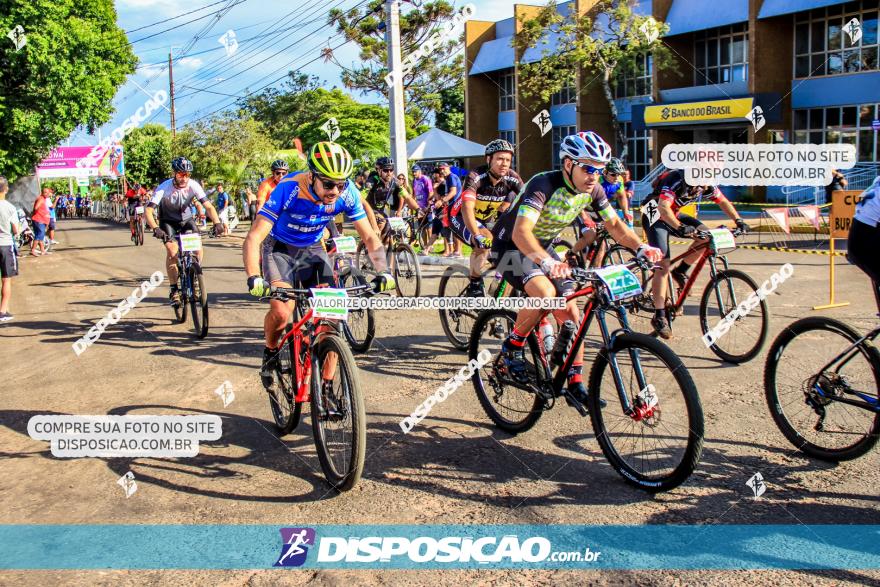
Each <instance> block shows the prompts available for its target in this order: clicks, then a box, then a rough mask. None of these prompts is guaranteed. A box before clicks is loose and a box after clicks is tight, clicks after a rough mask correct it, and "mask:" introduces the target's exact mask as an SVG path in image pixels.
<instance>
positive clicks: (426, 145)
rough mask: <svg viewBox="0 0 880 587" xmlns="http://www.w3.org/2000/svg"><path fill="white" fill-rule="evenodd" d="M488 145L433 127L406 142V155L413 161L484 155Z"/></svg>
mask: <svg viewBox="0 0 880 587" xmlns="http://www.w3.org/2000/svg"><path fill="white" fill-rule="evenodd" d="M485 151H486V147H485V146H484V145H481V144H480V143H475V142H473V141H469V140H467V139H463V138H461V137H457V136H455V135H454V134H450V133H448V132H446V131H443V130H440V129H439V128H432V129H431V130H429V131H428V132H426V133H423V134H421V135H419V136H417V137H416V138H414V139H413V140H411V141H409V142H407V144H406V155H407V157H408V158H409V159H410V160H411V161H412V160H416V161H426V160H427V161H442V160H444V159H464V158H465V157H482V156H483V154H484V153H485Z"/></svg>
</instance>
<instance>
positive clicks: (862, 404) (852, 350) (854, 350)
mask: <svg viewBox="0 0 880 587" xmlns="http://www.w3.org/2000/svg"><path fill="white" fill-rule="evenodd" d="M877 336H880V327H878V328H875V329H874V330H872V331H871V332H869V333H868V334H866V335H864V336H863V337H861V338H860V339H859V340H857V341H856V342H854V343H853V344H851V345H850V346H849V347H847V348H846V349H845V350H844V351H843V352H841V353H840V354H839V355H837V356H836V357H834V358H833V359H831V360H830V361H828V363H827V364H826V365H825V366H824V367H822V368H821V369H820V370H819V373H824V372H825V371H827V370H830V369H831V366H832V365H834V364H835V363H837V362H838V361H840V364H839V365H838V366H837V368H836V369H834V373H835V374H836V375H840V370H841V369H842V368H843V367H844V366H845V365H846V364H847V363H849V362H850V361H851V360H852V359H853V357H855V356H856V355H857V354H858V353H860V352H863V351H861V350H860V347H861V346H862V344H863V343H864V342H865V341H867V340H870V341H872V342H873V341H874V340H875V339H876V338H877ZM844 391H846V393H853V394H855V395H857V396H859V397H860V398H861V399H862V400H863V401H858V400H854V399H849V398H845V397H834V396H826V395H825V394H824V393H822V392H821V391H819V394H820V395H821V396H822V397H824V398H826V399H829V400H833V401H836V402H840V403H842V404H849V405H851V406H855V407H857V408H863V409H865V410H868V411H869V412H880V403H878V402H877V400H876V399H874V398H872V397H871V396H869V395H863V394H862V393H861V392H859V391H856V390H852V391H850V390H844ZM872 404H873V405H872Z"/></svg>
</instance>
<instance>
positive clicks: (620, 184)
mask: <svg viewBox="0 0 880 587" xmlns="http://www.w3.org/2000/svg"><path fill="white" fill-rule="evenodd" d="M625 172H626V169H625V168H624V166H623V162H622V161H621V160H620V159H618V158H617V157H612V158H611V159H610V160H609V161H608V165H606V166H605V172H604V173H603V174H602V189H604V190H605V196H606V197H607V198H608V201H609V202H610V203H611V204H612V205H614V204H617V209H618V210H619V212H618V215H619V216H620V219H621V220H623V221H624V222H626V225H627V226H629V227H630V228H632V227H633V215H632V212H630V210H629V198H628V197H627V194H626V187H625V186H624V181H623V174H624V173H625Z"/></svg>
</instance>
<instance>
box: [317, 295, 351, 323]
mask: <svg viewBox="0 0 880 587" xmlns="http://www.w3.org/2000/svg"><path fill="white" fill-rule="evenodd" d="M309 291H311V292H312V297H311V299H309V303H310V304H311V305H312V309H313V310H314V312H315V313H314V316H315V318H330V319H333V320H347V319H348V308H346V307H345V300H346V298H348V292H346V291H345V290H344V289H334V288H331V287H313V288H311V289H310V290H309Z"/></svg>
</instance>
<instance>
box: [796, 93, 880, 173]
mask: <svg viewBox="0 0 880 587" xmlns="http://www.w3.org/2000/svg"><path fill="white" fill-rule="evenodd" d="M878 109H880V104H861V105H858V106H843V107H840V106H835V107H833V108H811V109H809V110H795V111H794V113H793V114H794V116H793V119H794V142H795V143H800V144H805V143H813V144H817V145H820V144H823V143H831V144H836V143H849V144H851V145H855V146H856V152H857V153H858V156H859V161H880V158H878V156H880V153H878V152H877V149H876V144H875V143H876V137H877V133H876V132H874V130H873V129H872V127H871V124H872V122H873V121H874V120H877V117H878V116H880V111H878Z"/></svg>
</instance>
